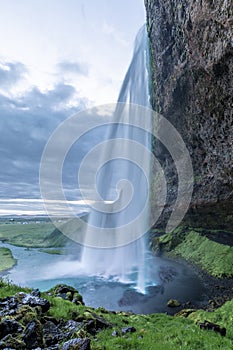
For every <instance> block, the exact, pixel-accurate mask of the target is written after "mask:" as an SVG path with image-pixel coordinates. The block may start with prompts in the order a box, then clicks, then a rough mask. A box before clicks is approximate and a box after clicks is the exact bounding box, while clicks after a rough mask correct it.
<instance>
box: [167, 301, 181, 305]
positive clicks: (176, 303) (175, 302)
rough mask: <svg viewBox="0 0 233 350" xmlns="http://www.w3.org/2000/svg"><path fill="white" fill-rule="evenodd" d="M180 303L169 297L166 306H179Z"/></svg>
mask: <svg viewBox="0 0 233 350" xmlns="http://www.w3.org/2000/svg"><path fill="white" fill-rule="evenodd" d="M180 305H181V303H180V302H179V301H178V300H176V299H170V300H168V302H167V306H168V307H179V306H180Z"/></svg>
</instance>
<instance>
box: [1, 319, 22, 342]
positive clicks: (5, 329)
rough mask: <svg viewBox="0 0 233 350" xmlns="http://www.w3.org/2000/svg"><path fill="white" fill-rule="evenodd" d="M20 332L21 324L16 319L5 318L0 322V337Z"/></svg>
mask: <svg viewBox="0 0 233 350" xmlns="http://www.w3.org/2000/svg"><path fill="white" fill-rule="evenodd" d="M20 332H22V326H21V325H20V323H18V322H17V321H15V320H13V319H8V318H6V319H5V320H2V321H1V322H0V339H2V338H3V337H5V336H6V335H8V334H15V333H20Z"/></svg>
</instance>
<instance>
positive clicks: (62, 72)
mask: <svg viewBox="0 0 233 350" xmlns="http://www.w3.org/2000/svg"><path fill="white" fill-rule="evenodd" d="M144 22H145V9H144V3H143V0H98V1H97V0H59V1H57V0H49V1H45V0H20V1H19V0H8V1H5V0H0V48H1V50H0V162H1V163H0V164H1V166H0V169H1V170H0V215H6V214H9V215H10V214H14V213H15V212H16V211H17V210H18V212H20V213H21V212H22V213H23V211H24V209H25V208H26V203H29V206H30V208H31V209H32V210H33V206H34V208H35V210H37V209H38V211H39V210H40V204H41V201H40V200H38V202H36V201H35V199H39V198H40V190H39V185H38V181H39V164H40V159H41V155H42V152H43V149H44V147H45V144H46V142H47V140H48V139H49V137H50V136H51V134H52V132H53V131H54V130H55V129H56V127H58V125H59V124H60V123H61V122H62V121H64V120H65V119H67V118H68V117H70V116H72V115H73V114H74V113H76V112H78V111H80V110H84V109H86V108H88V107H92V106H95V105H100V104H105V103H112V102H116V100H117V96H118V93H119V90H120V86H121V83H122V81H123V79H124V75H125V73H126V71H127V68H128V65H129V63H130V60H131V57H132V52H133V43H134V39H135V36H136V34H137V31H138V30H139V28H140V27H141V26H142V25H143V24H144ZM25 199H27V201H25ZM29 199H30V201H29ZM37 206H38V208H37ZM36 208H37V209H36Z"/></svg>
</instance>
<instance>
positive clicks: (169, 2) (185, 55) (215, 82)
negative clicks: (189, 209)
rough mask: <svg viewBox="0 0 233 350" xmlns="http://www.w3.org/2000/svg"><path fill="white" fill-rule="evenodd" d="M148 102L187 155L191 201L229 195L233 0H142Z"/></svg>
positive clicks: (232, 185) (232, 184) (232, 182)
mask: <svg viewBox="0 0 233 350" xmlns="http://www.w3.org/2000/svg"><path fill="white" fill-rule="evenodd" d="M145 6H146V11H147V26H148V34H149V40H150V48H151V74H152V105H153V108H154V109H155V110H156V111H158V112H160V113H161V114H163V115H164V116H165V117H166V118H167V119H168V120H169V121H170V122H171V123H172V124H173V125H174V126H175V127H176V128H177V130H178V131H179V132H180V133H181V135H182V137H183V139H184V141H185V143H186V145H187V147H188V149H189V152H190V155H191V158H192V162H193V168H194V175H195V185H194V194H193V204H200V205H202V204H206V203H216V202H221V201H224V200H229V199H232V198H233V116H232V107H233V97H232V96H233V46H232V45H233V32H232V28H233V17H232V12H233V2H232V0H182V1H181V0H180V1H179V0H145Z"/></svg>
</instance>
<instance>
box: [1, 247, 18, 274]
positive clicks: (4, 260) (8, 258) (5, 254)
mask: <svg viewBox="0 0 233 350" xmlns="http://www.w3.org/2000/svg"><path fill="white" fill-rule="evenodd" d="M15 263H16V260H15V259H14V258H13V256H12V253H11V251H10V249H8V248H0V272H2V271H4V270H8V269H11V268H12V267H13V266H14V265H15Z"/></svg>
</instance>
